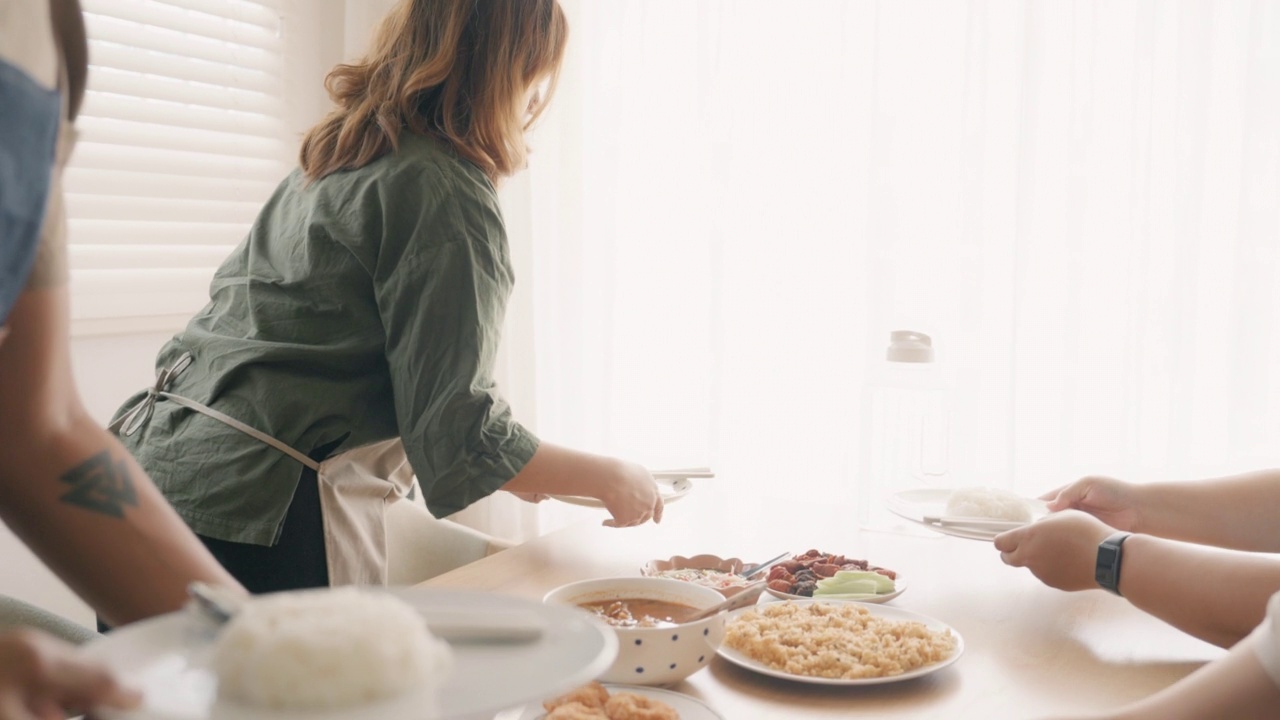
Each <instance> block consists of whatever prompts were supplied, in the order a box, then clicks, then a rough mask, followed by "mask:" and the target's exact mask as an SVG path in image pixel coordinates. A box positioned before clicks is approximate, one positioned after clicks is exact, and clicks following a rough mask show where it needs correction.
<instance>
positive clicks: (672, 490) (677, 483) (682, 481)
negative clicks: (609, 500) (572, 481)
mask: <svg viewBox="0 0 1280 720" xmlns="http://www.w3.org/2000/svg"><path fill="white" fill-rule="evenodd" d="M654 482H656V483H657V484H658V494H660V495H661V496H662V502H663V503H664V504H666V505H670V504H671V503H673V502H676V501H677V500H680V499H681V498H683V497H684V496H685V495H688V494H689V492H690V491H692V490H693V480H691V479H689V478H687V477H658V478H654ZM547 497H550V498H552V499H554V500H559V501H560V502H563V503H569V504H570V505H579V506H581V507H590V508H602V507H604V503H602V502H600V501H599V500H597V499H596V498H593V497H581V496H578V495H548V496H547Z"/></svg>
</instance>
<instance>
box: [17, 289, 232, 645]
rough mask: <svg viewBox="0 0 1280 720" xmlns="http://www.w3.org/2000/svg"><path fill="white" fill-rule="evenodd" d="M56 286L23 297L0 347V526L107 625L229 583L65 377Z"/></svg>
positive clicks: (63, 311) (64, 303)
mask: <svg viewBox="0 0 1280 720" xmlns="http://www.w3.org/2000/svg"><path fill="white" fill-rule="evenodd" d="M68 324H69V321H68V297H67V291H66V287H65V286H48V287H41V288H38V289H29V290H27V291H26V292H24V293H23V294H22V296H21V297H20V298H19V299H18V302H17V304H16V305H15V306H14V308H13V311H12V313H11V314H10V316H9V319H8V328H9V335H8V337H7V338H6V339H5V340H4V341H3V343H2V344H0V438H3V442H0V518H3V520H4V521H5V523H6V524H8V525H9V527H10V528H12V529H13V530H14V532H15V533H17V535H18V536H19V537H20V538H21V539H22V540H23V542H25V543H26V544H27V545H29V546H30V547H31V548H32V549H33V550H34V551H35V552H36V554H37V555H39V556H40V558H41V559H42V560H44V562H45V563H47V564H48V565H49V566H50V567H51V568H53V570H54V571H55V572H56V573H58V575H59V576H60V577H61V578H62V579H63V580H64V581H65V582H66V583H67V584H68V585H70V586H71V588H72V589H73V590H75V591H76V592H77V593H78V594H79V595H80V596H81V597H83V598H84V599H85V600H86V601H87V602H88V603H89V604H90V605H91V606H92V607H93V608H94V609H95V610H97V611H98V613H99V614H101V615H102V616H103V618H104V619H106V620H107V621H108V622H109V623H111V624H123V623H128V622H132V621H134V620H138V619H141V618H145V617H149V616H151V615H156V614H159V613H164V612H168V611H171V610H176V609H178V608H179V607H181V606H182V605H183V603H184V602H185V599H186V594H185V593H186V586H187V584H188V583H190V582H192V581H195V580H202V581H204V582H209V583H215V584H219V585H225V586H230V587H236V588H238V587H239V584H238V583H236V581H235V580H234V579H233V578H232V577H231V576H230V575H229V574H228V573H227V572H226V571H225V570H223V569H222V567H221V566H220V565H219V564H218V563H217V561H216V560H214V559H213V557H212V556H211V555H210V554H209V553H208V552H207V551H206V550H205V548H204V546H203V545H201V544H200V541H199V539H197V538H196V537H195V535H194V534H192V533H191V531H190V530H189V529H188V528H187V527H186V525H185V524H184V523H183V522H182V519H181V518H179V517H178V515H177V514H176V513H175V512H174V511H173V509H172V508H171V507H169V505H168V503H167V502H165V499H164V497H163V496H161V494H160V492H159V491H158V490H157V489H156V487H155V486H154V485H153V484H152V483H151V481H150V480H149V479H148V478H147V476H146V474H145V473H143V471H142V469H141V468H139V467H138V465H137V463H135V462H134V461H133V459H132V458H131V457H130V455H129V453H128V452H127V451H126V450H125V449H124V448H123V447H122V446H121V445H120V444H119V443H118V442H117V441H116V440H115V438H114V437H112V436H111V435H110V434H109V433H107V432H106V430H104V429H103V428H102V427H101V426H100V425H98V424H97V423H96V422H94V420H93V419H92V418H91V417H89V415H88V413H87V412H86V411H85V409H84V407H83V405H82V404H81V401H80V397H79V394H78V393H77V392H76V389H75V384H74V379H73V377H72V374H71V367H70V358H69V348H68V334H69V331H68Z"/></svg>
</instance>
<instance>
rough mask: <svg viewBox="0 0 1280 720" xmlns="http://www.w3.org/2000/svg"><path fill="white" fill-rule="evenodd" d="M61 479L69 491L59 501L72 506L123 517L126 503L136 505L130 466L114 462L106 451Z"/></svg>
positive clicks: (73, 469)
mask: <svg viewBox="0 0 1280 720" xmlns="http://www.w3.org/2000/svg"><path fill="white" fill-rule="evenodd" d="M60 479H61V480H62V482H64V483H67V484H69V485H71V491H70V492H68V493H67V494H66V495H63V496H62V497H61V498H59V500H61V501H62V502H65V503H68V504H71V505H79V506H80V507H82V508H85V509H87V510H93V511H94V512H100V513H102V514H103V515H110V516H112V517H116V518H123V517H124V506H125V505H130V506H136V505H137V504H138V494H137V493H136V492H134V489H133V480H132V478H130V477H129V466H128V465H127V464H126V463H125V461H123V460H121V461H120V462H118V463H113V462H112V460H111V453H110V451H108V450H103V451H102V452H100V453H98V454H97V455H94V456H93V457H91V458H89V459H88V460H86V461H84V462H83V463H81V464H80V465H79V466H78V467H75V468H72V469H71V470H70V471H69V472H68V473H67V474H66V475H63V476H62V478H60Z"/></svg>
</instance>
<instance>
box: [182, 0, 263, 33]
mask: <svg viewBox="0 0 1280 720" xmlns="http://www.w3.org/2000/svg"><path fill="white" fill-rule="evenodd" d="M159 1H160V2H161V3H163V4H165V5H173V6H175V7H180V8H185V9H187V10H195V11H198V12H202V13H205V14H207V15H215V16H217V17H221V18H225V19H228V20H236V21H238V22H246V23H252V24H254V25H258V26H260V27H263V28H267V29H269V30H271V31H273V32H279V30H280V5H279V3H277V2H275V1H274V0H159Z"/></svg>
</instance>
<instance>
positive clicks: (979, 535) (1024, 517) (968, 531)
mask: <svg viewBox="0 0 1280 720" xmlns="http://www.w3.org/2000/svg"><path fill="white" fill-rule="evenodd" d="M885 505H886V506H887V507H888V509H889V510H890V511H891V512H893V513H894V514H895V515H898V516H900V517H903V518H906V519H907V520H911V521H912V522H916V523H919V524H921V525H924V526H925V527H927V528H929V529H930V530H934V531H936V532H940V533H942V534H944V535H951V536H954V537H961V538H967V539H969V540H986V541H990V540H992V539H994V538H995V536H996V535H999V534H1000V533H1002V532H1004V528H1000V527H989V528H988V527H976V526H967V525H938V524H934V523H927V522H925V521H924V518H926V517H942V516H948V517H955V516H961V517H966V518H979V519H986V520H1000V521H1007V522H1010V523H1032V522H1035V521H1036V520H1039V519H1040V518H1042V517H1044V516H1045V515H1047V514H1049V508H1048V507H1047V506H1045V504H1044V501H1043V500H1038V499H1036V498H1027V497H1021V496H1019V495H1017V494H1015V493H1013V492H1012V491H1009V490H1005V489H1003V488H988V487H964V488H956V489H954V490H950V489H947V488H919V489H915V490H903V491H901V492H896V493H894V494H892V495H890V496H889V497H888V498H887V499H886V500H885Z"/></svg>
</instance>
